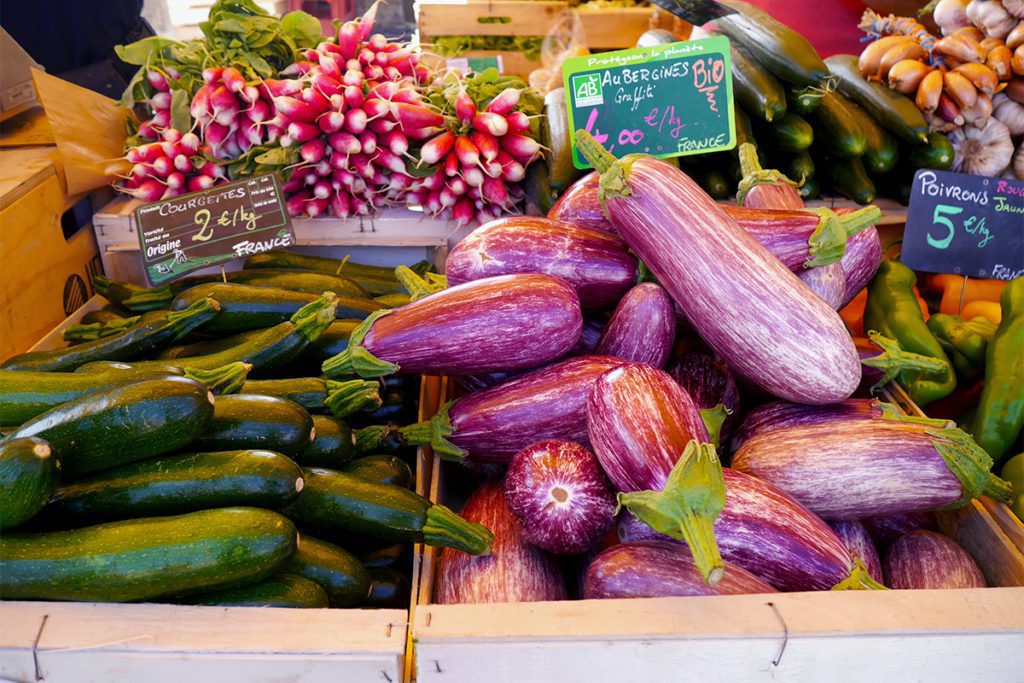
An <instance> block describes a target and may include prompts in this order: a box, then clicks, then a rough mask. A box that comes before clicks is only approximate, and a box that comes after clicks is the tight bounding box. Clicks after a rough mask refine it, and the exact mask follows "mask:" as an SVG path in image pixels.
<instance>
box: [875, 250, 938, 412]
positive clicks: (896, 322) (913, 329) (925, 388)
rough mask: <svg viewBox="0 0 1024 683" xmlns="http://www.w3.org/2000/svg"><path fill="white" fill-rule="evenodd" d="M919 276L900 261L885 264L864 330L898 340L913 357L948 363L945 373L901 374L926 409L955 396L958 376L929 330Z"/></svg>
mask: <svg viewBox="0 0 1024 683" xmlns="http://www.w3.org/2000/svg"><path fill="white" fill-rule="evenodd" d="M916 282H917V276H916V275H915V274H914V271H912V270H911V269H910V268H908V267H906V266H905V265H903V264H902V263H899V262H898V261H883V262H882V265H881V266H879V268H878V273H877V274H876V275H875V279H874V280H872V281H871V285H870V286H869V288H868V302H867V307H866V309H865V311H864V329H866V330H874V331H876V332H880V333H881V334H883V335H885V336H886V337H889V338H891V339H895V340H896V341H898V342H899V344H900V347H901V348H903V349H904V350H906V351H909V352H911V353H918V354H921V355H922V356H930V357H932V358H937V359H939V360H942V361H945V363H946V366H945V368H944V369H943V370H942V371H941V372H936V373H922V372H919V371H912V370H908V371H905V372H901V373H900V374H899V376H898V378H897V381H898V382H899V383H900V384H901V385H902V386H903V387H904V388H905V389H906V390H907V392H908V393H909V394H910V397H911V398H912V399H913V400H914V402H915V403H917V405H919V406H926V405H928V404H929V403H931V402H932V401H937V400H938V399H940V398H944V397H946V396H949V395H950V394H951V393H953V390H954V389H956V374H955V373H954V372H953V366H952V364H951V363H950V362H949V358H948V357H947V356H946V353H945V351H943V350H942V345H941V344H939V341H938V340H937V339H936V338H935V335H934V334H932V332H931V330H929V329H928V325H927V324H926V323H925V320H924V316H923V315H922V314H921V308H920V307H919V306H918V303H917V297H915V296H914V284H915V283H916Z"/></svg>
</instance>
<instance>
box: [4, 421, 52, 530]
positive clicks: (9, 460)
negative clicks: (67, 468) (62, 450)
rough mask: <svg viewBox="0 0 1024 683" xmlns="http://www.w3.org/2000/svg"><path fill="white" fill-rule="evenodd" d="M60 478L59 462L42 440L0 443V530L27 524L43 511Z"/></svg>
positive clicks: (11, 440)
mask: <svg viewBox="0 0 1024 683" xmlns="http://www.w3.org/2000/svg"><path fill="white" fill-rule="evenodd" d="M59 478H60V462H59V461H58V460H57V456H56V455H55V454H54V453H53V451H52V450H51V448H50V444H48V443H46V442H45V441H43V440H42V439H36V438H25V439H10V440H6V439H5V440H4V441H2V442H0V530H7V529H10V528H12V527H16V526H18V525H19V524H22V523H23V522H27V521H28V520H29V519H31V518H32V517H33V516H35V514H36V513H37V512H39V511H40V510H42V509H43V506H44V505H46V501H47V499H49V497H50V494H51V493H53V489H54V488H55V487H56V486H57V480H58V479H59Z"/></svg>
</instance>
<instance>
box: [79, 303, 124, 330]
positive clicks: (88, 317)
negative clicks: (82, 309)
mask: <svg viewBox="0 0 1024 683" xmlns="http://www.w3.org/2000/svg"><path fill="white" fill-rule="evenodd" d="M132 315H133V314H132V312H131V311H129V310H127V309H124V308H121V307H120V306H104V307H103V308H101V309H99V310H98V311H89V312H88V313H86V314H85V315H83V316H82V319H81V320H80V321H79V322H81V323H82V324H83V325H90V324H92V323H109V322H111V321H113V320H120V319H122V318H130V317H132Z"/></svg>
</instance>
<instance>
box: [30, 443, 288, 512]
mask: <svg viewBox="0 0 1024 683" xmlns="http://www.w3.org/2000/svg"><path fill="white" fill-rule="evenodd" d="M301 490H302V469H301V468H300V467H299V466H298V465H296V464H295V462H294V461H293V460H291V459H290V458H288V457H286V456H284V455H281V454H280V453H275V452H273V451H261V450H239V451H220V452H216V453H172V454H170V455H164V456H161V457H158V458H151V459H149V460H143V461H142V462H133V463H130V464H128V465H122V466H121V467H114V468H111V469H109V470H103V471H102V472H97V473H96V474H93V475H92V476H90V477H86V478H85V479H80V480H78V481H76V482H72V483H70V484H64V485H62V486H59V487H57V490H56V491H55V492H54V494H53V497H52V498H51V500H50V503H49V505H47V509H46V514H51V515H53V516H55V517H58V518H60V519H62V520H64V522H65V523H69V522H81V521H87V522H96V521H105V520H114V519H129V518H135V517H154V516H158V515H179V514H182V513H185V512H192V511H195V510H205V509H207V508H218V507H232V506H250V507H261V508H269V509H276V508H282V507H284V506H285V505H288V503H290V502H292V501H293V500H295V498H296V497H297V496H298V495H299V491H301Z"/></svg>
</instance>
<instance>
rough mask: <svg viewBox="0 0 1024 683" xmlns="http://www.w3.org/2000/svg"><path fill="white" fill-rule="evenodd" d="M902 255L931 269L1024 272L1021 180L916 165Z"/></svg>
mask: <svg viewBox="0 0 1024 683" xmlns="http://www.w3.org/2000/svg"><path fill="white" fill-rule="evenodd" d="M900 260H901V261H902V262H903V263H905V264H907V265H908V266H910V267H911V268H914V269H915V270H923V271H925V272H929V273H954V274H956V275H966V276H968V277H983V278H995V279H998V280H1011V279H1013V278H1015V277H1018V276H1020V275H1024V182H1021V181H1019V180H1012V179H1007V178H986V177H983V176H974V175H964V174H962V173H949V172H947V171H932V170H928V169H921V170H919V171H918V172H917V173H916V174H915V175H914V185H913V188H912V191H911V195H910V210H909V212H908V213H907V226H906V229H905V230H904V234H903V248H902V255H901V256H900Z"/></svg>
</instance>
